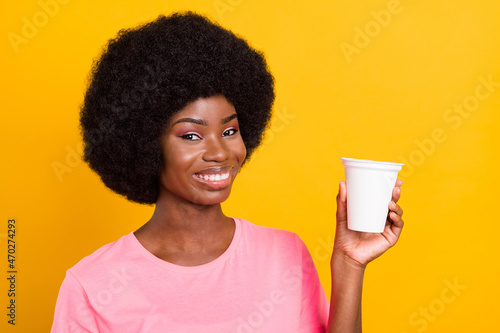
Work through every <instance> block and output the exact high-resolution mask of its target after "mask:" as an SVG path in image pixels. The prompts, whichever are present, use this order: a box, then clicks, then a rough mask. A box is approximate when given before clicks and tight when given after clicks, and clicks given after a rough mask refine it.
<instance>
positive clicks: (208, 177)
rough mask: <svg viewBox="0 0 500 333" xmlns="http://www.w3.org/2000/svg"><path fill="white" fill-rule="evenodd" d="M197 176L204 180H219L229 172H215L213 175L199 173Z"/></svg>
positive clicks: (227, 176) (226, 176) (227, 175)
mask: <svg viewBox="0 0 500 333" xmlns="http://www.w3.org/2000/svg"><path fill="white" fill-rule="evenodd" d="M196 176H197V177H198V178H201V179H204V180H209V181H212V182H213V181H220V180H224V179H227V178H229V173H224V174H222V175H221V174H215V175H200V174H196Z"/></svg>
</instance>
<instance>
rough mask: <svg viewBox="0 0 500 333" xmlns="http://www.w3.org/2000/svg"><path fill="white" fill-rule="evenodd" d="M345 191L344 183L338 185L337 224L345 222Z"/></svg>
mask: <svg viewBox="0 0 500 333" xmlns="http://www.w3.org/2000/svg"><path fill="white" fill-rule="evenodd" d="M346 197H347V189H346V184H345V182H344V181H342V180H341V181H340V183H339V193H338V194H337V223H345V222H347V204H346V201H347V200H346Z"/></svg>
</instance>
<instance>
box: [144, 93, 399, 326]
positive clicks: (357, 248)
mask: <svg viewBox="0 0 500 333" xmlns="http://www.w3.org/2000/svg"><path fill="white" fill-rule="evenodd" d="M161 142H162V149H163V155H164V159H163V167H162V171H161V177H160V184H159V185H160V193H159V197H158V201H157V203H156V208H155V211H154V213H153V216H152V217H151V219H150V220H149V221H148V222H147V223H146V224H145V225H143V226H142V227H141V228H139V229H138V230H137V231H136V232H135V236H136V237H137V239H138V240H139V242H140V243H141V244H142V245H143V246H144V247H145V248H146V249H147V250H148V251H149V252H151V253H153V254H154V255H155V256H157V257H158V258H160V259H163V260H165V261H167V262H170V263H173V264H177V265H181V266H197V265H203V264H206V263H208V262H211V261H213V260H215V259H216V258H218V257H219V256H220V255H222V254H223V253H224V252H225V250H226V249H227V248H228V247H229V245H230V244H231V241H232V238H233V235H234V230H235V225H234V221H233V220H232V219H231V218H230V217H227V216H226V215H224V213H223V212H222V208H221V203H222V202H224V201H225V200H226V199H227V198H228V197H229V194H230V192H231V187H232V184H233V181H234V178H235V177H236V175H237V174H238V172H239V171H240V168H241V165H242V163H243V161H244V159H245V157H246V149H245V145H244V143H243V140H242V138H241V135H240V134H239V128H238V120H237V117H236V111H235V109H234V107H233V106H232V105H231V104H230V103H229V102H228V101H227V100H226V99H225V98H224V97H223V96H220V95H216V96H212V97H209V98H200V99H198V100H196V101H195V102H192V103H190V104H188V105H187V106H186V107H185V108H184V109H182V110H181V111H179V112H178V113H177V114H175V115H174V116H173V118H172V120H171V121H170V123H169V124H168V125H167V127H166V129H165V134H164V135H163V137H162V141H161ZM214 168H215V169H214ZM217 168H219V169H217ZM214 174H219V176H221V177H225V178H224V180H222V178H221V180H217V179H216V178H214V179H212V180H207V179H206V178H205V179H204V180H203V179H200V177H198V176H201V177H203V176H205V177H208V175H212V176H213V175H214ZM401 184H402V181H401V180H398V181H397V182H396V186H395V187H394V189H393V193H392V201H391V202H390V203H389V214H388V216H387V221H386V226H385V230H384V232H383V233H378V234H371V233H361V232H357V231H352V230H349V229H348V228H347V190H346V184H345V182H343V181H341V182H340V184H339V194H338V195H337V225H336V230H335V244H334V249H333V253H332V259H331V276H332V293H331V305H330V317H329V323H328V328H327V332H329V333H332V332H339V333H359V332H361V296H362V286H363V279H364V271H365V268H366V266H367V265H368V263H369V262H371V261H372V260H374V259H375V258H377V257H378V256H380V255H382V254H383V253H384V252H385V251H387V250H388V249H389V248H390V247H392V246H394V245H395V244H396V242H397V241H398V239H399V236H400V234H401V231H402V228H403V224H404V223H403V220H402V215H403V210H402V209H401V207H400V206H399V205H398V204H397V202H398V200H399V198H400V196H401Z"/></svg>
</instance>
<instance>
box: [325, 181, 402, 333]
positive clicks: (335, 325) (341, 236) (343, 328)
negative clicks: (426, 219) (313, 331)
mask: <svg viewBox="0 0 500 333" xmlns="http://www.w3.org/2000/svg"><path fill="white" fill-rule="evenodd" d="M402 183H403V182H402V181H401V180H398V181H397V182H396V186H395V187H394V189H393V192H392V201H391V202H390V203H389V211H390V212H389V214H388V216H387V222H386V225H385V229H384V232H383V233H380V234H378V233H364V232H358V231H353V230H349V229H347V204H346V202H347V191H346V184H345V182H343V181H341V182H340V185H339V194H338V195H337V228H336V231H335V244H334V248H333V254H332V260H331V271H332V294H331V299H330V317H329V321H328V329H327V332H328V333H360V332H361V295H362V289H363V278H364V272H365V269H366V265H368V263H369V262H370V261H372V260H373V259H375V258H377V257H379V256H380V255H382V254H383V253H384V252H385V251H387V250H388V249H389V248H391V247H392V246H394V245H395V244H396V242H397V241H398V239H399V236H400V235H401V231H402V228H403V224H404V223H403V220H402V218H401V216H402V215H403V210H402V209H401V207H399V206H398V205H397V201H398V200H399V197H400V195H401V184H402Z"/></svg>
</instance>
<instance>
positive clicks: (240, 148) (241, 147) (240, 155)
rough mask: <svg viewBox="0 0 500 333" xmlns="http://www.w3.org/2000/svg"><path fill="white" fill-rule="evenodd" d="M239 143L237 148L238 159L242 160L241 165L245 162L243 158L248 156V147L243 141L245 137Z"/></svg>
mask: <svg viewBox="0 0 500 333" xmlns="http://www.w3.org/2000/svg"><path fill="white" fill-rule="evenodd" d="M239 141H240V142H239V145H238V148H237V156H238V161H239V162H240V165H241V164H242V163H243V160H244V159H245V157H246V156H247V149H246V147H245V143H244V142H243V139H240V140H239Z"/></svg>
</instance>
